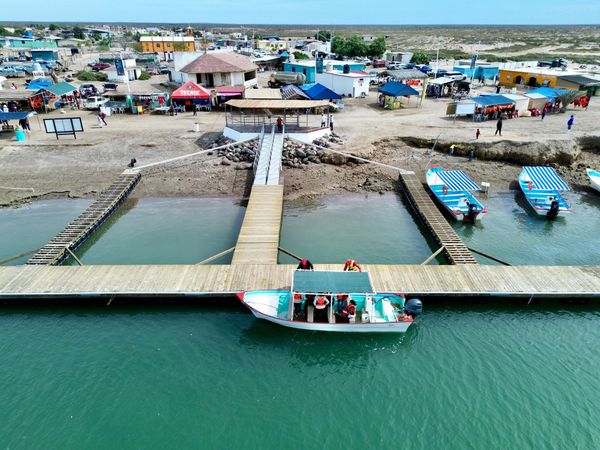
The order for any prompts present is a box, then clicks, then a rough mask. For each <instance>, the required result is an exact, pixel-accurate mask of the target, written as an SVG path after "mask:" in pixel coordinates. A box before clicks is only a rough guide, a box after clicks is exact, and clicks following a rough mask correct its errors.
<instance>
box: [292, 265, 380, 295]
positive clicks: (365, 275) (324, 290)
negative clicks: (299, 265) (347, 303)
mask: <svg viewBox="0 0 600 450" xmlns="http://www.w3.org/2000/svg"><path fill="white" fill-rule="evenodd" d="M291 292H298V293H302V294H333V293H338V294H339V293H347V294H375V290H374V289H373V285H372V283H371V277H370V275H369V272H358V271H348V272H344V271H338V272H334V271H324V270H300V269H297V270H294V271H293V274H292V286H291Z"/></svg>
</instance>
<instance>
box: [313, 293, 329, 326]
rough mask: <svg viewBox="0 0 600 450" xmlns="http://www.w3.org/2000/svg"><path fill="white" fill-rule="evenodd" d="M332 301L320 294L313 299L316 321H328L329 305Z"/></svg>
mask: <svg viewBox="0 0 600 450" xmlns="http://www.w3.org/2000/svg"><path fill="white" fill-rule="evenodd" d="M330 303H331V302H330V301H329V299H328V298H327V296H325V295H319V296H317V297H316V298H315V300H314V301H313V306H314V307H315V317H314V319H315V322H327V306H329V304H330Z"/></svg>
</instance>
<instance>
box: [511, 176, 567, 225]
mask: <svg viewBox="0 0 600 450" xmlns="http://www.w3.org/2000/svg"><path fill="white" fill-rule="evenodd" d="M519 186H520V187H521V190H522V191H523V194H525V198H526V199H527V202H528V203H529V204H530V205H531V208H532V209H533V211H535V213H536V214H537V215H538V216H546V217H547V218H548V219H554V218H556V216H558V215H559V214H560V213H563V214H564V213H570V212H571V208H570V207H569V205H568V204H567V202H566V201H565V199H564V198H563V197H562V195H561V194H560V192H561V191H568V190H569V186H567V183H565V182H564V181H563V180H562V179H561V178H560V177H559V176H558V173H556V170H554V169H553V168H552V167H545V166H526V167H523V170H522V171H521V174H520V175H519Z"/></svg>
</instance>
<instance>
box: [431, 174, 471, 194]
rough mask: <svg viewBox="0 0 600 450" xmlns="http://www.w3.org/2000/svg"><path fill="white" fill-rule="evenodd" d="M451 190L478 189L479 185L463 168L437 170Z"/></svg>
mask: <svg viewBox="0 0 600 450" xmlns="http://www.w3.org/2000/svg"><path fill="white" fill-rule="evenodd" d="M437 176H438V177H440V178H441V179H442V181H443V182H444V184H445V185H446V186H447V187H448V190H449V191H478V190H479V186H478V185H477V183H475V182H474V181H473V180H471V179H470V178H469V177H468V176H466V175H465V173H464V172H463V171H462V170H444V171H439V172H437Z"/></svg>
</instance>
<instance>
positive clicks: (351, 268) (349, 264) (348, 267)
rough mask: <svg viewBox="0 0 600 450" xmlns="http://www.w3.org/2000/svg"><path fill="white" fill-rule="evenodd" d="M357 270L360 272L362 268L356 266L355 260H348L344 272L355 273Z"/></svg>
mask: <svg viewBox="0 0 600 450" xmlns="http://www.w3.org/2000/svg"><path fill="white" fill-rule="evenodd" d="M357 270H358V271H360V266H359V265H358V264H356V261H354V260H353V259H348V260H347V261H346V264H345V265H344V271H346V272H354V271H357Z"/></svg>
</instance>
